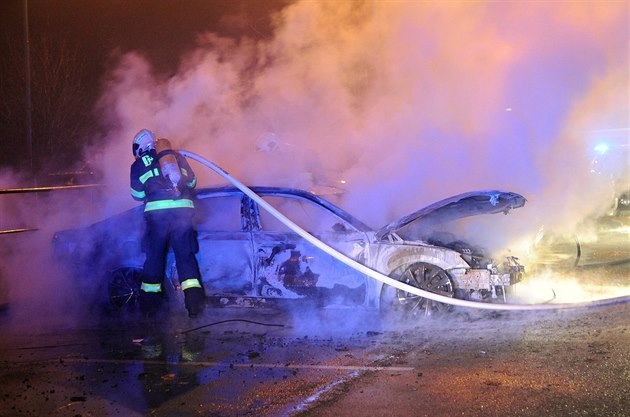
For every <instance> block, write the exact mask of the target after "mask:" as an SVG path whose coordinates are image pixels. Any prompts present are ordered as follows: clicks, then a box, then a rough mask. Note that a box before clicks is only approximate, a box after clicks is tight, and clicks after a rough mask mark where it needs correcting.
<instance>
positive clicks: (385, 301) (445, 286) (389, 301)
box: [380, 262, 455, 320]
mask: <svg viewBox="0 0 630 417" xmlns="http://www.w3.org/2000/svg"><path fill="white" fill-rule="evenodd" d="M392 278H394V279H396V280H397V281H400V282H404V283H405V284H408V285H410V286H412V287H415V288H419V289H421V290H425V291H429V292H432V293H435V294H439V295H443V296H445V297H449V298H454V297H455V289H454V286H453V280H452V279H451V277H450V275H449V274H448V272H446V271H444V270H443V269H442V268H440V267H438V266H435V265H431V264H428V263H425V262H417V263H414V264H412V265H409V266H406V267H404V268H402V272H400V273H397V272H396V271H395V273H394V274H392ZM380 305H381V312H382V313H383V314H384V316H385V317H386V318H390V319H397V320H400V319H402V320H413V319H418V318H425V317H432V316H436V315H440V314H444V313H447V312H449V311H451V308H452V306H451V305H449V304H444V303H440V302H437V301H434V300H430V299H428V298H425V297H421V296H419V295H416V294H413V293H410V292H407V291H404V290H401V289H398V288H395V287H392V286H391V285H385V286H384V287H383V290H382V291H381V300H380Z"/></svg>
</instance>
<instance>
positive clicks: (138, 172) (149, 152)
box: [131, 129, 205, 318]
mask: <svg viewBox="0 0 630 417" xmlns="http://www.w3.org/2000/svg"><path fill="white" fill-rule="evenodd" d="M162 141H166V142H167V143H168V141H167V140H166V139H159V141H156V137H155V135H154V133H153V132H151V131H150V130H147V129H142V130H140V131H139V132H138V133H137V134H136V135H135V137H134V140H133V155H134V157H135V158H136V159H135V161H134V162H133V164H132V165H131V196H132V197H133V198H134V199H135V200H137V201H143V202H144V203H145V205H144V218H145V221H146V231H145V237H144V247H145V252H146V260H145V262H144V271H143V274H142V283H141V286H140V295H139V302H140V309H141V311H142V313H143V314H144V315H145V316H146V317H154V316H155V314H156V313H157V311H158V309H159V307H160V304H161V302H162V299H163V295H162V285H163V281H164V273H165V267H166V255H167V252H168V248H169V245H170V247H172V249H173V252H174V254H175V262H176V264H177V273H178V275H179V281H180V284H181V289H182V290H183V291H184V301H185V305H186V308H187V310H188V315H189V317H191V318H194V317H196V316H198V315H199V314H200V313H201V311H202V310H203V306H204V298H205V293H204V289H203V286H202V283H201V274H200V271H199V265H198V264H197V259H196V258H195V253H196V252H197V250H198V244H197V239H196V232H195V229H194V227H193V214H194V203H193V200H192V194H193V191H192V190H193V188H194V187H195V185H196V178H195V174H194V172H193V171H192V169H191V168H190V165H189V164H188V162H187V161H186V159H185V158H184V157H183V156H182V155H181V154H179V153H177V152H175V151H173V150H172V149H170V146H166V149H165V150H161V149H160V144H161V143H163V142H162ZM156 144H157V148H156ZM166 161H169V162H170V166H169V164H166V163H165V162H166ZM173 165H174V166H175V169H173Z"/></svg>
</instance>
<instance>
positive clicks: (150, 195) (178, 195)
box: [131, 150, 197, 212]
mask: <svg viewBox="0 0 630 417" xmlns="http://www.w3.org/2000/svg"><path fill="white" fill-rule="evenodd" d="M169 153H171V154H174V155H175V157H176V159H177V164H178V165H179V168H180V171H181V174H182V177H181V180H180V182H179V184H178V188H177V189H175V188H174V187H173V185H172V184H171V182H170V181H169V180H168V179H167V178H164V177H163V176H162V172H161V170H160V163H159V158H160V157H162V156H164V155H166V154H169ZM196 185H197V179H196V177H195V173H194V172H193V170H192V169H191V168H190V165H189V164H188V161H186V158H184V157H183V156H182V155H180V154H179V153H177V152H174V151H171V150H168V151H162V152H160V154H159V155H158V154H156V152H155V150H151V151H149V152H147V153H145V154H143V155H141V157H140V158H137V159H136V160H135V162H134V163H133V165H131V197H133V199H134V200H137V201H144V202H146V205H145V208H144V211H145V212H147V211H153V210H162V209H170V208H194V204H193V201H192V198H191V197H192V190H193V189H194V188H195V186H196Z"/></svg>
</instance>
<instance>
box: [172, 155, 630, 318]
mask: <svg viewBox="0 0 630 417" xmlns="http://www.w3.org/2000/svg"><path fill="white" fill-rule="evenodd" d="M178 152H179V153H180V154H182V155H183V156H185V157H187V158H190V159H193V160H195V161H197V162H199V163H201V164H203V165H205V166H206V167H208V168H210V169H212V170H213V171H215V172H216V173H217V174H219V175H220V176H222V177H223V178H225V179H226V180H228V181H229V182H230V183H232V184H233V185H234V186H235V187H236V188H238V189H239V190H241V191H242V192H243V193H244V194H246V195H247V196H248V197H249V198H251V199H252V200H254V201H255V202H256V203H257V204H258V205H260V206H262V207H263V208H264V209H265V210H267V211H268V212H269V213H270V214H271V215H273V216H274V217H275V218H276V219H278V220H279V221H281V222H282V223H283V224H285V225H286V226H287V227H288V228H289V229H291V230H293V231H294V232H295V233H297V234H298V235H300V236H301V237H302V238H303V239H305V240H307V241H308V242H310V243H311V244H312V245H314V246H316V247H317V248H319V249H321V250H323V251H324V252H326V253H327V254H329V255H331V256H333V257H334V258H336V259H338V260H339V261H341V262H343V263H344V264H346V265H348V266H349V267H351V268H354V269H355V270H357V271H359V272H361V273H363V274H365V275H367V276H369V277H371V278H374V279H376V280H378V281H381V282H382V283H384V284H387V285H391V286H392V287H396V288H398V289H400V290H402V291H406V292H408V293H412V294H415V295H417V296H420V297H424V298H428V299H430V300H433V301H437V302H440V303H444V304H451V305H455V306H461V307H471V308H478V309H484V310H521V311H522V310H557V309H567V308H579V307H594V306H600V305H608V304H615V303H621V302H628V301H630V295H627V296H622V297H616V298H607V299H602V300H595V301H585V302H579V303H563V304H494V303H485V302H477V301H468V300H460V299H457V298H450V297H446V296H443V295H439V294H435V293H432V292H429V291H425V290H422V289H420V288H416V287H412V286H411V285H408V284H405V283H404V282H400V281H396V280H395V279H393V278H390V277H388V276H387V275H384V274H382V273H380V272H378V271H375V270H373V269H371V268H368V267H367V266H365V265H363V264H361V263H359V262H357V261H355V260H354V259H352V258H350V257H348V256H346V255H344V254H343V253H341V252H339V251H337V250H336V249H334V248H332V247H331V246H328V245H327V244H326V243H324V242H322V241H321V240H319V239H317V238H316V237H315V236H313V235H311V234H310V233H308V232H307V231H306V230H304V229H302V228H301V227H300V226H298V225H297V224H295V223H293V222H292V221H291V220H289V219H288V218H287V217H286V216H285V215H284V214H282V213H280V212H279V211H278V210H276V209H275V208H274V207H273V206H271V205H270V204H269V203H268V202H266V201H265V200H263V199H262V197H260V196H259V195H258V194H256V193H255V192H254V191H252V190H251V189H250V188H249V187H247V186H246V185H244V184H243V183H241V182H240V181H238V180H237V179H236V178H234V177H233V176H231V175H230V174H228V173H227V171H225V170H224V169H223V168H221V167H219V166H217V165H216V164H214V163H213V162H210V161H208V160H207V159H205V158H203V157H201V156H199V155H196V154H194V153H192V152H188V151H184V150H179V151H178Z"/></svg>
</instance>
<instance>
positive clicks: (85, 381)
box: [0, 308, 382, 417]
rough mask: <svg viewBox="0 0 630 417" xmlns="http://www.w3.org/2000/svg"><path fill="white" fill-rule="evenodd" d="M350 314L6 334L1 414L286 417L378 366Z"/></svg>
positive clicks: (262, 314)
mask: <svg viewBox="0 0 630 417" xmlns="http://www.w3.org/2000/svg"><path fill="white" fill-rule="evenodd" d="M349 313H351V314H352V316H354V318H355V319H358V318H359V317H358V316H359V315H362V314H363V313H361V312H357V311H354V310H353V311H350V310H348V309H335V308H330V309H323V310H319V311H315V310H309V311H303V312H301V313H289V312H287V311H285V310H282V309H277V308H274V309H266V308H262V309H261V308H255V309H253V308H223V309H221V308H219V309H214V308H212V309H207V310H206V312H205V314H204V315H203V317H201V318H199V319H195V320H194V321H193V320H190V319H189V318H188V317H186V316H185V315H184V314H183V312H177V313H173V314H170V315H169V316H168V317H166V318H163V319H161V320H159V321H153V322H147V321H143V320H141V319H139V318H138V317H129V316H127V317H106V318H100V319H99V320H98V322H97V323H92V324H91V325H86V326H84V327H82V328H63V327H57V328H54V329H47V330H45V331H43V332H39V333H32V332H29V331H24V330H22V331H19V332H12V334H6V335H5V337H3V339H2V343H1V344H0V353H1V355H2V360H1V361H0V377H1V378H2V380H3V385H2V386H3V388H2V391H1V397H0V416H16V417H17V416H33V415H47V416H69V415H70V416H141V415H152V416H178V415H181V416H191V415H207V416H246V415H251V416H262V415H269V416H271V415H289V414H292V413H295V412H298V411H299V410H301V409H304V408H306V407H307V405H308V404H309V403H311V402H313V401H315V400H316V399H317V395H318V394H317V392H318V391H319V390H325V389H326V387H329V386H334V385H336V384H339V383H340V382H343V381H347V380H348V379H350V378H352V377H353V375H358V374H359V373H361V372H363V371H365V370H377V371H378V370H379V369H381V368H379V364H378V362H379V360H380V359H382V358H380V357H379V354H378V353H372V351H373V350H374V348H375V347H377V346H378V344H379V342H378V339H379V336H380V335H381V332H380V331H378V328H377V327H374V328H373V330H370V329H372V327H370V326H368V327H367V328H366V327H365V326H358V323H359V322H358V321H356V320H348V315H349ZM372 314H373V313H370V312H364V314H363V315H364V317H363V318H364V319H365V320H366V321H365V322H368V321H370V320H371V318H370V316H371V315H372ZM340 322H341V323H343V322H348V323H350V322H351V323H352V324H349V325H348V326H343V325H342V326H340V327H337V325H339V324H340ZM375 323H376V324H375V326H378V322H377V321H376V322H375ZM357 326H358V327H357ZM359 327H361V328H360V329H359ZM327 328H328V329H327ZM366 329H367V330H366ZM376 350H378V349H376Z"/></svg>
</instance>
